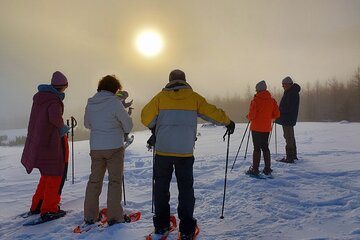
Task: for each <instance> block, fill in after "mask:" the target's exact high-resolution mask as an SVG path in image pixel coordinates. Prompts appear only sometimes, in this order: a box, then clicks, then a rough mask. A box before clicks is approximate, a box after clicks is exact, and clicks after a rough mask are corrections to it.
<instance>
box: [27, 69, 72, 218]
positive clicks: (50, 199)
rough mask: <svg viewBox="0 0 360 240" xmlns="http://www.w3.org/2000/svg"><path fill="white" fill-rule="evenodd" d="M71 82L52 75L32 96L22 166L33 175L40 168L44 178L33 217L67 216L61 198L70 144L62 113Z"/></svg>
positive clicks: (41, 179) (61, 75)
mask: <svg viewBox="0 0 360 240" xmlns="http://www.w3.org/2000/svg"><path fill="white" fill-rule="evenodd" d="M67 87H68V81H67V78H66V77H65V75H64V74H62V73H61V72H59V71H56V72H54V73H53V75H52V78H51V84H49V85H48V84H41V85H39V86H38V92H37V93H36V94H35V95H34V97H33V105H32V108H31V114H30V119H29V125H28V133H27V138H26V142H25V146H24V150H23V154H22V157H21V163H22V164H23V165H24V167H25V169H26V172H27V173H28V174H30V173H31V172H32V170H33V169H34V168H37V169H39V171H40V174H41V177H40V180H39V184H38V186H37V189H36V192H35V194H34V196H33V198H32V204H31V208H30V214H39V213H40V214H41V218H43V219H44V220H52V219H56V218H59V217H62V216H64V215H65V211H63V210H60V207H59V203H60V195H61V191H62V187H63V185H64V181H65V178H66V173H67V159H68V145H67V136H66V133H67V132H68V130H69V127H68V126H67V125H65V124H64V120H63V117H62V115H63V113H64V104H63V100H64V98H65V93H64V91H65V89H66V88H67Z"/></svg>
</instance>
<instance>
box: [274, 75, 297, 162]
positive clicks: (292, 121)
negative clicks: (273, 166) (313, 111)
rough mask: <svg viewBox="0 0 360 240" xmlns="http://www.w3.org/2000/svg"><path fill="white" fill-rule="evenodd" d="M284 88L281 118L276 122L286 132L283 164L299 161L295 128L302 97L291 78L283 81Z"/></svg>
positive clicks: (280, 106) (280, 107)
mask: <svg viewBox="0 0 360 240" xmlns="http://www.w3.org/2000/svg"><path fill="white" fill-rule="evenodd" d="M282 86H283V88H284V95H283V97H282V98H281V101H280V105H279V109H280V118H278V119H277V120H276V123H277V124H280V125H282V127H283V131H284V138H285V141H286V147H285V150H286V157H284V158H283V159H281V160H280V161H281V162H285V163H294V160H297V159H298V158H297V149H296V141H295V134H294V126H295V125H296V122H297V117H298V112H299V104H300V95H299V92H300V90H301V88H300V86H299V85H298V84H296V83H294V82H293V80H292V79H291V77H289V76H288V77H286V78H284V79H283V80H282Z"/></svg>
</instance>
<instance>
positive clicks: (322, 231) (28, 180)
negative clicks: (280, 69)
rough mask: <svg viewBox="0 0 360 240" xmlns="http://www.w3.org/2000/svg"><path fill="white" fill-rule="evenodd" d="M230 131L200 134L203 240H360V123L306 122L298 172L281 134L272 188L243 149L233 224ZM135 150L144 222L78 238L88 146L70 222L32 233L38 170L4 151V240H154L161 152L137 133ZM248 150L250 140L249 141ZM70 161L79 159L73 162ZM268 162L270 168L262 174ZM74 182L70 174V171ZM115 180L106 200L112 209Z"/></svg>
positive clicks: (71, 192) (70, 188)
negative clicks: (27, 219)
mask: <svg viewBox="0 0 360 240" xmlns="http://www.w3.org/2000/svg"><path fill="white" fill-rule="evenodd" d="M245 126H246V124H237V126H236V131H235V134H234V135H232V136H231V144H230V157H229V168H230V167H231V165H232V163H233V160H234V157H235V154H236V152H237V149H238V147H239V144H240V140H241V138H242V136H243V133H244V130H245ZM224 132H225V128H223V127H199V128H198V133H199V134H198V135H199V136H198V140H197V142H196V149H195V164H194V175H195V185H194V187H195V196H196V206H195V217H196V218H197V219H198V224H199V227H200V231H201V233H200V235H199V237H198V239H202V240H205V239H206V240H212V239H213V240H215V239H216V240H219V239H221V240H224V239H228V240H230V239H360V171H359V170H360V135H359V134H360V123H346V122H342V123H299V124H298V125H297V126H296V127H295V134H296V138H297V146H298V151H299V154H298V157H299V160H298V161H296V164H286V163H280V162H276V161H274V159H280V158H282V157H283V154H284V140H283V137H282V129H281V127H280V126H277V152H278V154H277V155H276V153H275V152H276V151H275V137H274V135H275V134H273V135H272V139H271V144H270V145H271V146H270V148H271V152H272V158H273V159H272V168H273V170H274V178H273V179H255V178H250V177H248V176H246V175H245V174H244V171H245V170H247V168H248V167H249V166H250V164H251V159H252V156H251V152H252V141H251V138H250V144H249V150H248V155H247V157H246V159H245V158H244V150H245V146H246V144H244V146H243V147H242V149H241V151H240V154H239V157H238V160H237V163H236V165H235V167H234V170H233V171H231V172H230V169H229V172H228V182H227V183H228V185H227V192H226V202H225V212H224V216H225V218H224V219H223V220H221V219H220V216H221V206H222V199H223V186H224V173H225V157H226V144H227V142H226V141H225V142H223V140H222V136H223V134H224ZM134 135H135V141H134V143H133V144H132V145H131V146H130V147H129V148H128V149H127V151H126V160H125V185H126V201H127V205H126V206H125V209H126V210H129V211H130V210H135V209H136V210H140V211H141V212H142V219H141V220H140V221H138V222H136V223H132V224H117V225H114V226H112V227H109V228H107V229H106V230H103V231H98V230H96V231H92V232H88V233H84V234H81V235H76V234H74V233H72V229H73V228H74V226H75V225H77V224H80V223H81V222H82V218H83V202H84V194H85V187H86V183H87V179H88V175H89V169H90V158H89V155H88V152H89V143H88V141H82V142H76V143H75V147H74V150H75V151H74V153H75V184H71V181H67V182H66V183H65V186H64V190H63V194H62V206H61V208H62V209H64V210H71V211H70V213H68V215H66V216H65V217H64V218H61V219H58V220H55V221H52V222H49V223H45V224H41V225H37V226H30V227H23V226H22V223H23V222H24V220H23V219H18V218H15V216H16V215H17V214H19V213H22V212H25V211H27V210H28V209H29V207H30V202H31V197H32V195H33V193H34V190H35V188H36V185H37V182H38V179H39V173H38V170H34V172H33V173H32V174H30V175H28V174H26V172H25V169H24V168H23V167H22V166H21V164H20V157H21V154H22V147H0V209H1V214H0V239H121V240H139V239H145V237H144V236H145V235H147V234H148V233H149V232H150V231H151V230H152V213H151V179H152V153H151V152H148V151H147V149H146V147H145V144H146V140H147V139H148V137H149V136H150V133H149V131H142V132H136V133H134ZM245 143H246V139H245ZM70 160H71V159H70ZM262 168H263V161H262V162H261V169H262ZM69 173H70V174H69V180H71V166H70V168H69ZM106 190H107V180H106V181H105V183H104V188H103V193H102V195H101V200H100V203H101V206H105V204H106ZM171 194H172V195H171V206H172V211H173V212H174V213H176V204H177V189H176V182H175V179H174V178H173V183H172V185H171ZM169 239H170V240H171V239H176V234H172V235H170V237H169Z"/></svg>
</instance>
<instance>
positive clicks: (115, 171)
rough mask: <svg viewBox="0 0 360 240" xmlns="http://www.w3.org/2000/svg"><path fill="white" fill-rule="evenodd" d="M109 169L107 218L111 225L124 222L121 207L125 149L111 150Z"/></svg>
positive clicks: (108, 161)
mask: <svg viewBox="0 0 360 240" xmlns="http://www.w3.org/2000/svg"><path fill="white" fill-rule="evenodd" d="M108 155H109V156H107V160H106V161H107V164H106V165H107V169H108V172H109V185H108V194H107V208H108V212H107V217H108V222H109V223H117V222H123V221H124V213H123V207H122V206H121V194H122V176H123V173H124V148H123V147H122V148H118V149H114V150H109V153H108Z"/></svg>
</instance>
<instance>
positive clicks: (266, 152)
mask: <svg viewBox="0 0 360 240" xmlns="http://www.w3.org/2000/svg"><path fill="white" fill-rule="evenodd" d="M269 134H270V133H269V132H262V133H261V137H260V138H261V140H260V141H261V150H262V152H263V157H264V163H265V167H264V170H263V173H264V174H269V173H271V160H270V149H269Z"/></svg>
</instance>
